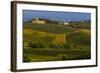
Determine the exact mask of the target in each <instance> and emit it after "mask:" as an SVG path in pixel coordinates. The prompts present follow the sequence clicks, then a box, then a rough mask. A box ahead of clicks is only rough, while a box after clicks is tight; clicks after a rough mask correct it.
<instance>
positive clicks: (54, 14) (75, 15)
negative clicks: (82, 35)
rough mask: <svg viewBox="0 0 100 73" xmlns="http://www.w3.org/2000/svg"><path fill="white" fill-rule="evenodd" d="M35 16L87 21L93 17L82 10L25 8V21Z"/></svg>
mask: <svg viewBox="0 0 100 73" xmlns="http://www.w3.org/2000/svg"><path fill="white" fill-rule="evenodd" d="M34 18H45V19H54V20H59V21H85V20H90V19H91V14H90V13H82V12H59V11H39V10H23V20H24V21H25V22H26V21H28V20H31V19H34Z"/></svg>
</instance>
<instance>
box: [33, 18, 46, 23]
mask: <svg viewBox="0 0 100 73" xmlns="http://www.w3.org/2000/svg"><path fill="white" fill-rule="evenodd" d="M32 23H37V24H44V23H46V20H45V19H42V18H36V19H33V20H32Z"/></svg>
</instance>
